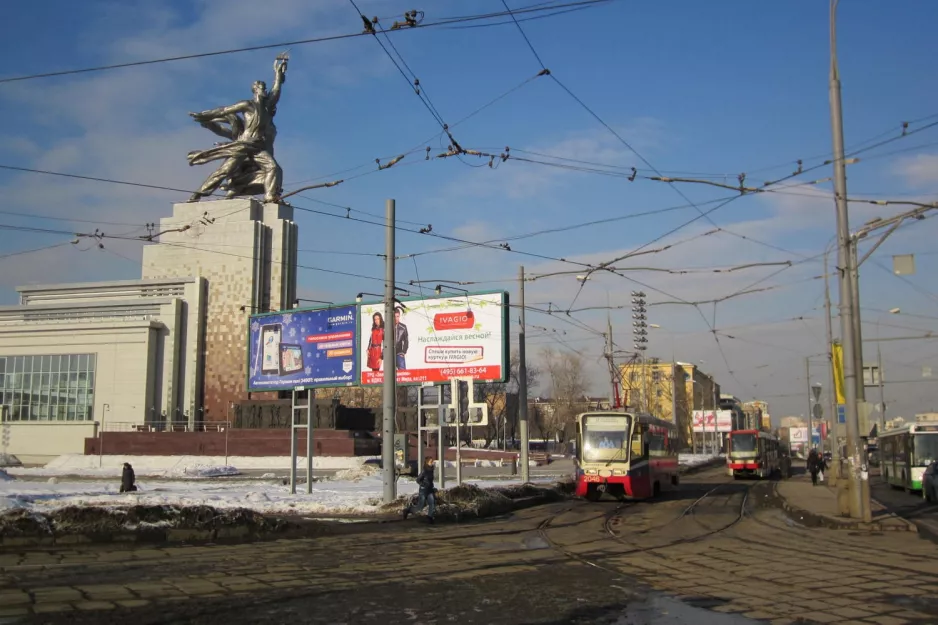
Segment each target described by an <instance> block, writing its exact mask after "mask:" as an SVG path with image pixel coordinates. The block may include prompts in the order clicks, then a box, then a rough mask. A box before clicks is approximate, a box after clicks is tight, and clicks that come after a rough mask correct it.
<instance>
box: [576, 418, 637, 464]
mask: <svg viewBox="0 0 938 625" xmlns="http://www.w3.org/2000/svg"><path fill="white" fill-rule="evenodd" d="M582 423H583V434H582V435H583V460H584V461H585V462H603V461H612V460H615V461H617V462H625V461H627V460H628V459H629V455H628V444H629V428H630V426H631V424H632V418H631V417H629V416H628V415H614V416H612V415H596V416H585V417H583V421H582Z"/></svg>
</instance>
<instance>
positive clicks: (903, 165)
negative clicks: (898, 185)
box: [893, 154, 938, 187]
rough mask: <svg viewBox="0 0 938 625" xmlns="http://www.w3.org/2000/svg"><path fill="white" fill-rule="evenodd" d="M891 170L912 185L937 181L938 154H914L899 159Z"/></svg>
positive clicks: (922, 184) (918, 185)
mask: <svg viewBox="0 0 938 625" xmlns="http://www.w3.org/2000/svg"><path fill="white" fill-rule="evenodd" d="M893 171H894V172H895V173H896V174H898V175H899V176H901V177H902V178H903V179H904V180H905V182H906V183H907V184H908V185H910V186H913V187H922V186H925V185H930V184H935V183H936V182H938V154H916V155H915V156H908V157H905V158H901V159H899V161H898V162H897V163H896V165H895V167H894V169H893Z"/></svg>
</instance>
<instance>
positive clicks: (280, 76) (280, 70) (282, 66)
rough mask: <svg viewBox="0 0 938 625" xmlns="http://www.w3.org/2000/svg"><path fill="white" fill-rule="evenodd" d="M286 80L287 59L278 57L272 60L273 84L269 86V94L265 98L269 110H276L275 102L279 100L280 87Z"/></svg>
mask: <svg viewBox="0 0 938 625" xmlns="http://www.w3.org/2000/svg"><path fill="white" fill-rule="evenodd" d="M286 81H287V59H285V58H278V59H277V60H276V61H274V84H273V86H272V87H271V88H270V95H269V96H268V98H267V106H268V107H269V109H270V110H271V111H273V110H276V108H277V102H279V101H280V88H281V87H282V86H283V83H285V82H286Z"/></svg>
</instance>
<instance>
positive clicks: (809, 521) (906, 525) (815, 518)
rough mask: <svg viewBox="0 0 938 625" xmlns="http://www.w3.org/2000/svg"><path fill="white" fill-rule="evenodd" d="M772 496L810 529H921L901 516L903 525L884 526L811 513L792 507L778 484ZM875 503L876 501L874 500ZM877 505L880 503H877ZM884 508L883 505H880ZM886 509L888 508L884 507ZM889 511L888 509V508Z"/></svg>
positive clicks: (878, 530)
mask: <svg viewBox="0 0 938 625" xmlns="http://www.w3.org/2000/svg"><path fill="white" fill-rule="evenodd" d="M772 494H773V495H774V497H775V498H776V499H777V500H778V503H779V506H780V507H781V508H782V510H784V511H785V514H786V515H787V516H788V518H790V519H791V520H792V521H795V522H797V523H801V524H802V525H806V526H808V527H824V528H827V529H834V530H853V531H865V532H918V531H919V527H918V526H917V525H915V524H914V523H911V522H909V521H907V520H906V519H903V518H901V517H899V516H896V517H895V518H897V519H898V520H900V521H901V522H902V525H892V524H883V523H879V522H876V521H874V522H872V523H863V522H862V521H853V520H848V519H839V518H835V517H830V516H827V515H824V514H817V513H816V512H809V511H808V510H805V509H804V508H799V507H798V506H795V505H792V504H791V503H790V502H789V501H788V499H786V498H785V496H784V495H782V494H781V493H780V492H778V484H773V485H772ZM874 501H875V500H874ZM877 503H879V502H878V501H877ZM879 505H881V506H882V504H879ZM883 508H886V506H883ZM886 509H887V510H888V508H886Z"/></svg>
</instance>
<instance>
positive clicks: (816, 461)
mask: <svg viewBox="0 0 938 625" xmlns="http://www.w3.org/2000/svg"><path fill="white" fill-rule="evenodd" d="M806 465H807V469H808V472H809V473H810V474H811V484H813V485H814V486H817V474H818V473H820V472H821V471H822V470H823V465H824V459H823V458H821V456H820V454H818V452H817V449H812V450H811V451H810V452H808V461H807V463H806Z"/></svg>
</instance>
